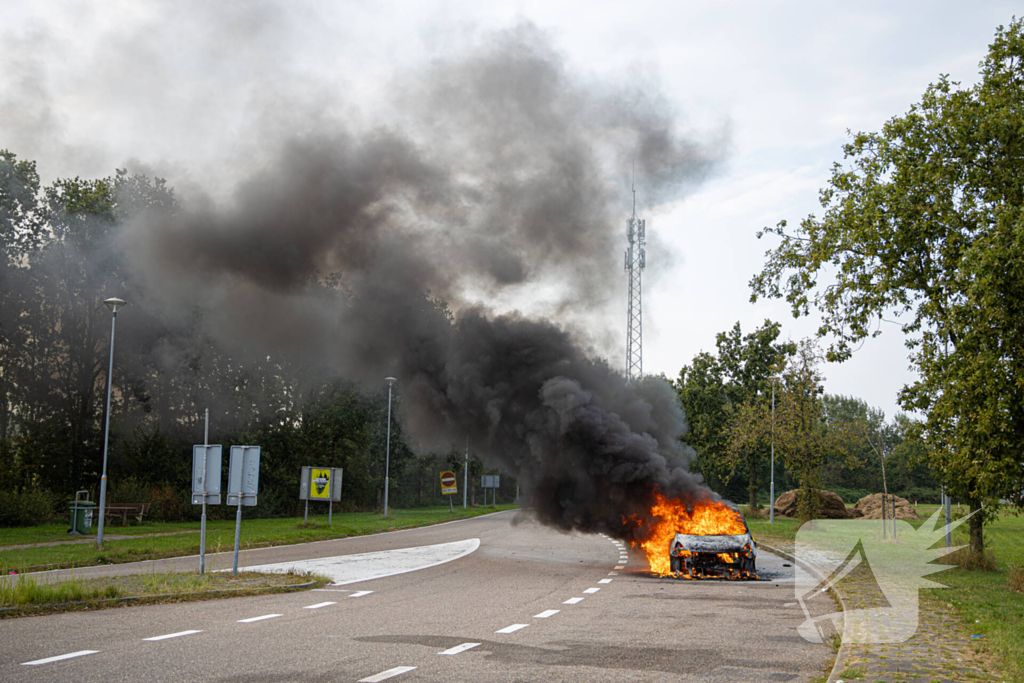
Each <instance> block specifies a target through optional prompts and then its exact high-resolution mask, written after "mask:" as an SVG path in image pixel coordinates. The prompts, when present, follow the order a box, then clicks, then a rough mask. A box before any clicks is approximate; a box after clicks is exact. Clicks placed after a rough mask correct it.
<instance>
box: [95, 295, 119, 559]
mask: <svg viewBox="0 0 1024 683" xmlns="http://www.w3.org/2000/svg"><path fill="white" fill-rule="evenodd" d="M103 303H104V304H106V305H107V308H109V309H110V310H111V311H113V313H114V315H113V316H112V317H111V319H110V364H109V365H108V366H107V419H106V424H105V425H104V427H103V476H102V477H101V478H100V521H99V526H98V527H97V529H96V545H98V546H99V545H103V520H104V519H105V518H106V515H105V514H103V513H104V511H105V510H106V509H107V507H106V505H107V443H108V442H109V441H110V384H111V382H112V380H113V375H114V326H115V325H116V324H117V309H119V308H121V307H122V306H124V304H125V302H124V299H118V298H117V297H116V296H112V297H110V298H109V299H105V300H104V301H103Z"/></svg>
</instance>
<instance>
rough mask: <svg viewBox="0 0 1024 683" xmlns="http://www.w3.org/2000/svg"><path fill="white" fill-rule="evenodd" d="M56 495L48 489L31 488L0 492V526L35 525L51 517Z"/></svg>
mask: <svg viewBox="0 0 1024 683" xmlns="http://www.w3.org/2000/svg"><path fill="white" fill-rule="evenodd" d="M57 504H58V500H57V497H56V496H54V495H53V494H52V493H50V492H49V491H45V490H42V489H32V490H29V491H24V492H22V493H18V492H16V491H4V492H2V493H0V527H11V526H35V525H37V524H45V523H46V522H48V521H50V519H52V518H53V515H54V512H55V511H56V508H57Z"/></svg>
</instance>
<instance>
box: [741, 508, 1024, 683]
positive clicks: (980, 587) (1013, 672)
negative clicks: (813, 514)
mask: <svg viewBox="0 0 1024 683" xmlns="http://www.w3.org/2000/svg"><path fill="white" fill-rule="evenodd" d="M937 509H938V506H937V505H919V506H918V507H917V510H918V514H919V515H921V517H923V518H925V519H927V518H928V517H929V516H930V515H931V514H932V513H933V512H935V510H937ZM955 512H956V510H955V509H954V513H955ZM940 521H941V516H940ZM914 524H915V526H917V525H918V523H914ZM747 525H748V526H749V527H750V531H751V533H752V534H753V536H754V537H755V538H757V539H762V540H763V541H764V542H765V543H767V544H769V545H771V544H772V541H776V542H778V541H789V542H792V541H794V540H795V538H796V532H797V529H799V527H800V522H799V520H795V519H789V518H784V517H776V518H775V524H769V523H768V520H767V519H758V518H753V517H748V519H747ZM966 543H967V534H966V525H964V526H963V527H961V528H959V529H957V530H956V531H954V532H953V544H954V545H964V544H966ZM985 545H986V548H989V549H990V550H991V551H992V554H993V556H994V558H995V568H994V570H992V571H985V570H981V569H975V570H966V569H961V568H960V567H954V568H952V569H949V570H946V571H943V572H939V573H937V574H933V575H932V576H930V577H929V578H930V579H932V580H934V581H936V582H938V583H941V584H943V585H945V586H948V588H943V589H938V588H935V589H927V590H924V591H922V594H921V597H922V600H923V601H924V604H926V605H931V606H936V607H940V606H941V607H945V606H949V607H952V608H953V610H954V611H955V612H956V613H957V614H958V615H959V616H960V618H961V619H962V620H963V622H964V623H965V624H967V626H968V628H969V629H970V631H971V634H972V635H978V636H981V637H980V638H978V639H977V642H976V643H973V645H974V647H975V648H976V649H977V650H978V651H979V652H981V653H983V654H985V655H986V656H991V657H993V658H994V659H995V660H996V661H997V662H998V668H999V669H1000V670H1001V671H1002V673H1003V674H1005V676H1006V678H1005V680H1007V681H1015V682H1016V683H1024V593H1019V592H1016V591H1013V590H1011V589H1010V587H1009V583H1010V575H1011V572H1012V571H1013V568H1014V566H1018V567H1024V516H1016V515H1012V514H1006V513H1004V514H1001V515H1000V516H999V518H998V519H996V520H995V521H994V522H992V523H991V524H988V525H986V527H985ZM939 562H940V563H945V564H950V563H952V560H945V561H943V560H939ZM1018 571H1021V570H1018Z"/></svg>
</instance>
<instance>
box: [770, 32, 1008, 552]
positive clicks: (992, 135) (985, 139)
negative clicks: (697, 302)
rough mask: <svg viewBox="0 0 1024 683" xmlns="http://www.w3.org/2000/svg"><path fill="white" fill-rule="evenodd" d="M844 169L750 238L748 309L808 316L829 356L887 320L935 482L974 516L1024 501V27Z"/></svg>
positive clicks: (849, 157)
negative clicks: (753, 268)
mask: <svg viewBox="0 0 1024 683" xmlns="http://www.w3.org/2000/svg"><path fill="white" fill-rule="evenodd" d="M844 159H845V160H844V162H843V163H837V164H836V165H835V167H834V169H833V171H832V177H831V179H830V181H829V184H828V186H827V187H825V188H824V189H823V190H822V191H821V195H820V200H821V205H822V208H823V210H824V213H823V215H822V217H821V218H818V217H816V216H814V215H811V216H809V217H807V218H806V219H804V220H803V221H802V222H801V224H800V227H799V228H798V229H797V230H795V231H792V232H791V231H790V230H789V228H788V227H787V225H786V223H785V222H782V223H780V224H779V225H778V226H777V227H775V228H769V229H766V230H764V231H762V232H761V233H759V236H762V235H764V234H770V235H775V236H777V237H779V238H781V242H780V244H779V245H778V246H777V247H775V248H774V249H772V250H771V251H769V252H768V254H767V262H766V264H765V267H764V269H763V271H762V272H761V273H760V274H758V275H757V276H755V277H754V278H753V280H752V281H751V287H752V290H753V295H752V299H754V300H756V299H757V298H758V297H762V296H766V297H785V298H786V300H787V301H788V302H789V303H790V304H791V306H792V310H793V313H794V315H796V316H800V315H806V314H808V313H810V311H811V309H812V308H813V309H816V310H817V311H818V312H819V313H820V314H821V316H822V325H821V327H820V334H821V335H823V336H824V335H831V336H832V337H833V338H834V340H835V341H834V343H832V345H831V346H830V348H829V349H828V356H829V358H830V360H844V359H846V358H848V357H849V356H850V354H851V352H852V348H853V346H854V345H855V344H857V343H858V342H859V341H860V340H862V339H864V338H865V337H867V336H869V335H872V336H873V335H877V334H878V333H879V328H880V322H881V321H882V320H883V317H884V316H890V315H893V314H895V316H898V318H899V320H900V321H902V323H901V324H902V329H903V332H904V334H905V335H906V338H907V344H908V346H909V347H910V348H911V349H912V355H911V358H912V362H913V364H914V366H915V367H916V369H917V371H918V372H919V379H918V380H917V381H915V382H913V383H912V384H910V385H908V386H906V387H904V389H903V390H902V391H901V393H900V397H899V400H900V404H901V405H902V406H903V407H904V408H907V409H909V410H915V411H920V412H922V413H923V414H924V415H926V417H927V419H926V421H925V423H924V425H923V436H924V439H925V442H926V444H927V447H928V448H929V450H930V453H931V454H932V455H931V459H932V460H931V463H932V469H933V471H934V472H935V473H936V475H937V478H938V479H939V481H940V483H941V484H942V485H943V486H945V487H946V488H947V489H948V490H949V491H950V493H951V494H953V495H954V496H958V497H960V498H963V499H965V500H967V501H968V502H969V503H970V507H971V510H972V511H979V510H981V509H982V504H983V503H986V502H989V503H995V502H996V501H997V500H998V499H1000V498H1008V499H1010V500H1012V501H1013V502H1014V503H1016V504H1017V505H1018V506H1022V505H1024V499H1022V491H1024V451H1022V448H1021V444H1022V443H1024V379H1022V378H1024V327H1022V326H1021V322H1020V321H1021V320H1022V319H1024V317H1022V314H1024V183H1022V181H1021V179H1022V178H1024V24H1022V22H1021V21H1020V20H1015V21H1013V22H1012V23H1011V24H1010V25H1009V26H1008V27H1005V28H1004V27H1000V28H999V29H998V31H997V33H996V37H995V40H994V42H993V43H992V44H991V46H990V48H989V52H988V56H987V57H986V59H985V60H984V61H983V62H982V64H981V79H980V81H979V82H978V83H977V84H976V85H975V86H973V87H970V88H962V87H960V86H959V85H958V84H957V83H954V82H952V81H950V80H949V79H948V78H946V77H945V76H943V77H941V78H940V79H939V80H938V82H937V83H935V84H933V85H931V86H929V87H928V89H927V90H926V92H925V94H924V96H923V97H922V99H921V101H920V102H919V103H918V104H915V105H914V106H912V107H911V109H910V111H909V112H907V113H906V114H905V115H903V116H897V117H894V118H893V119H891V120H889V121H888V122H887V123H886V124H885V125H884V126H883V128H882V130H881V131H880V132H877V133H858V134H857V135H855V136H853V139H852V141H851V142H850V143H848V144H847V145H845V146H844ZM988 509H989V510H991V509H992V506H991V505H990V506H989V508H988ZM982 521H983V520H982V515H975V516H974V517H973V518H972V519H971V526H970V531H971V540H970V544H971V549H972V551H974V552H981V551H982V550H983V548H984V542H983V537H982Z"/></svg>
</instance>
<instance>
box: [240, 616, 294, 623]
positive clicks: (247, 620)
mask: <svg viewBox="0 0 1024 683" xmlns="http://www.w3.org/2000/svg"><path fill="white" fill-rule="evenodd" d="M281 616H284V615H283V614H264V615H263V616H259V617H249V618H248V619H239V620H238V623H239V624H251V623H252V622H254V621H263V620H264V619H273V618H274V617H281Z"/></svg>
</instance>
